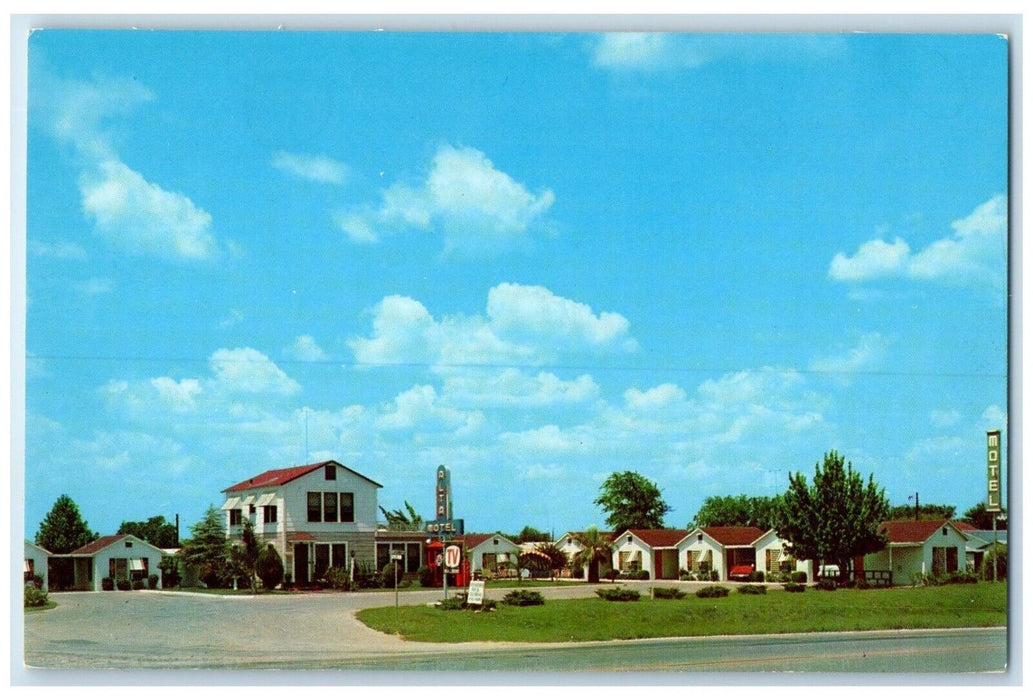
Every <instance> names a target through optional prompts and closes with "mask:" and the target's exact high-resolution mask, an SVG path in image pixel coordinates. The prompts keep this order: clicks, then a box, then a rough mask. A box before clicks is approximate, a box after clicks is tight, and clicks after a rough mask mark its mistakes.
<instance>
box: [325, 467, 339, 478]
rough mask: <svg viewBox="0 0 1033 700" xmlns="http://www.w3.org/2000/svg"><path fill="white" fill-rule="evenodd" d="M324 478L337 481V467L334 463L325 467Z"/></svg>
mask: <svg viewBox="0 0 1033 700" xmlns="http://www.w3.org/2000/svg"><path fill="white" fill-rule="evenodd" d="M323 478H324V479H325V480H326V481H337V467H336V466H335V465H333V464H328V465H326V466H325V467H323Z"/></svg>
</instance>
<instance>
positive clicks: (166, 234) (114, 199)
mask: <svg viewBox="0 0 1033 700" xmlns="http://www.w3.org/2000/svg"><path fill="white" fill-rule="evenodd" d="M79 190H80V192H81V194H82V207H83V212H84V213H85V214H86V215H87V216H89V217H90V218H92V219H93V220H94V222H95V223H96V225H97V230H98V231H99V232H100V233H101V234H102V235H103V236H104V237H105V238H107V239H108V240H109V241H110V242H111V243H112V244H113V245H115V246H117V247H119V248H121V249H124V250H127V251H129V252H134V253H143V254H150V255H155V256H160V257H165V258H172V259H177V258H183V259H191V258H192V259H204V258H209V257H212V256H213V255H214V254H215V252H216V249H217V246H216V243H215V238H214V237H213V236H212V234H211V230H210V228H211V223H212V217H211V215H210V214H208V212H206V211H204V210H203V209H200V208H198V207H197V206H195V205H194V203H193V202H192V201H190V198H189V197H187V196H185V195H183V194H180V193H178V192H168V191H166V190H164V189H162V188H161V187H159V186H158V185H156V184H153V183H150V182H147V180H145V179H144V177H143V176H142V175H141V174H140V173H138V172H136V171H135V170H133V169H131V168H130V167H128V166H127V165H126V164H125V163H122V162H121V161H118V160H105V161H103V162H101V163H99V164H98V166H97V169H96V170H93V171H90V172H86V173H83V174H82V175H81V176H80V178H79Z"/></svg>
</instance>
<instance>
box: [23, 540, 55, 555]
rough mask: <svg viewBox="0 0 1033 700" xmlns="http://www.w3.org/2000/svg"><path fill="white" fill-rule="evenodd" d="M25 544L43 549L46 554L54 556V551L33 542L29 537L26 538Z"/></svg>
mask: <svg viewBox="0 0 1033 700" xmlns="http://www.w3.org/2000/svg"><path fill="white" fill-rule="evenodd" d="M25 545H26V546H27V547H33V548H35V549H38V550H39V551H41V552H43V553H44V554H46V555H47V556H48V557H52V556H54V553H53V552H51V551H50V550H49V549H47V548H46V547H41V546H40V545H38V544H36V543H35V542H33V541H32V540H30V539H29V538H27V537H26V538H25Z"/></svg>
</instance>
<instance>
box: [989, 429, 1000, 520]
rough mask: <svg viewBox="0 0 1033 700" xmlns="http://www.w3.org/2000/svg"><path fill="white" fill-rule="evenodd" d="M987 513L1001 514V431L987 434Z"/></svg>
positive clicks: (992, 431)
mask: <svg viewBox="0 0 1033 700" xmlns="http://www.w3.org/2000/svg"><path fill="white" fill-rule="evenodd" d="M986 511H987V512H988V513H1000V512H1001V431H1000V430H988V431H987V432H986Z"/></svg>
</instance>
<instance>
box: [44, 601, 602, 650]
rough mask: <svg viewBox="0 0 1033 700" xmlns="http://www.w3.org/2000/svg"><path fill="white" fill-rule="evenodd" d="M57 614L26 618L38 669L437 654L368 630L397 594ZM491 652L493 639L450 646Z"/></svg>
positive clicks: (66, 606)
mask: <svg viewBox="0 0 1033 700" xmlns="http://www.w3.org/2000/svg"><path fill="white" fill-rule="evenodd" d="M540 590H542V591H543V592H545V593H546V595H548V596H549V597H581V596H591V595H593V591H594V590H595V586H574V587H563V588H550V589H540ZM441 597H442V591H441V590H440V589H419V590H409V591H404V592H402V593H401V594H400V604H401V605H419V604H424V603H431V602H434V601H437V600H440V599H441ZM51 598H52V600H54V601H55V602H56V603H57V604H58V607H56V608H54V609H52V610H44V611H33V612H28V613H26V614H25V634H24V644H25V656H24V658H25V664H26V666H28V667H31V668H98V669H139V668H162V669H189V668H209V669H210V668H241V667H247V668H291V667H294V666H295V665H297V664H299V663H301V664H308V665H319V664H321V663H325V662H329V661H331V660H333V659H340V658H346V657H365V658H369V657H375V656H377V655H388V656H390V655H392V654H398V653H412V652H419V651H433V650H440V649H441V648H442V645H440V644H431V643H421V642H406V641H402V640H401V639H399V638H397V637H395V636H393V635H387V634H383V633H380V632H376V631H374V630H371V629H369V628H368V627H366V626H365V625H363V624H362V623H360V622H359V621H358V620H356V619H355V616H354V612H355V611H356V610H359V609H361V608H365V607H379V606H387V605H394V602H395V596H394V593H393V592H363V593H337V592H322V593H303V594H297V595H259V596H226V595H198V594H180V593H175V592H156V591H131V592H129V591H127V592H114V591H113V592H103V593H56V594H52V595H51ZM448 646H449V648H453V649H456V650H457V651H461V650H462V649H485V648H492V647H506V646H510V647H512V646H514V645H513V644H498V643H490V642H475V643H469V644H461V645H448Z"/></svg>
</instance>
